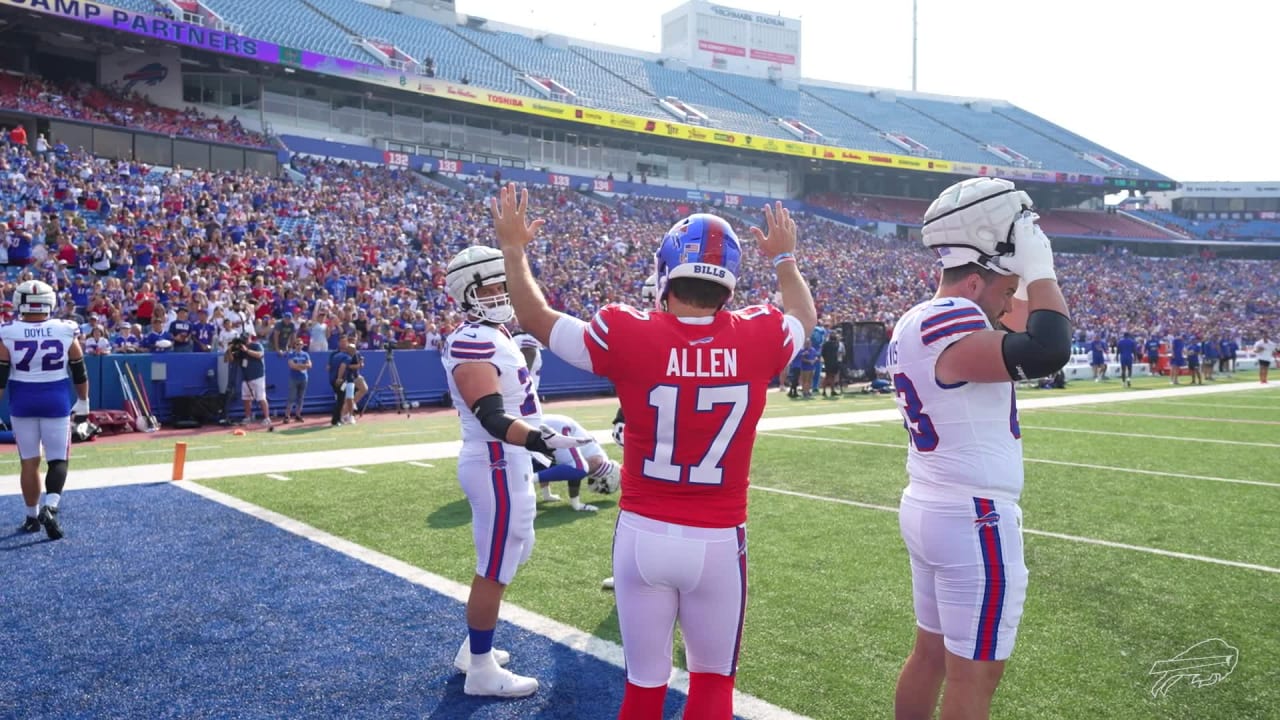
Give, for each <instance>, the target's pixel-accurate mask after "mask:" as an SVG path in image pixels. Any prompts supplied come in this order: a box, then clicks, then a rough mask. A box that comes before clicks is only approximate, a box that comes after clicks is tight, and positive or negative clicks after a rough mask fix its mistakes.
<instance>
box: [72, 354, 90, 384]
mask: <svg viewBox="0 0 1280 720" xmlns="http://www.w3.org/2000/svg"><path fill="white" fill-rule="evenodd" d="M69 366H70V368H71V382H72V384H74V385H82V384H84V383H87V382H89V371H88V370H85V368H84V358H80V359H79V360H72V361H71V362H70V363H69Z"/></svg>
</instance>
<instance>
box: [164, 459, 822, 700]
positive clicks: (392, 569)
mask: <svg viewBox="0 0 1280 720" xmlns="http://www.w3.org/2000/svg"><path fill="white" fill-rule="evenodd" d="M176 485H177V486H178V487H181V488H182V489H184V490H187V491H189V492H192V493H195V494H196V495H199V496H201V497H203V498H206V499H208V500H212V501H213V502H216V503H220V504H222V505H225V506H227V507H229V508H232V509H233V510H239V511H240V512H242V513H245V514H246V515H252V516H253V517H255V518H258V519H259V520H262V521H263V522H267V523H271V524H272V525H275V526H276V527H278V528H280V529H281V530H284V531H286V532H290V533H293V534H294V535H298V536H300V537H303V538H306V539H307V540H310V541H311V542H314V543H316V544H318V545H323V546H324V547H327V548H329V549H331V550H335V551H337V552H339V553H342V554H343V555H346V556H348V557H351V558H354V559H356V560H359V561H360V562H363V563H365V564H367V565H372V566H373V567H376V568H378V569H380V570H383V571H386V572H388V573H390V574H392V575H395V576H396V577H399V578H401V579H403V580H407V581H409V582H411V583H413V584H415V585H420V586H422V587H425V588H427V589H429V590H433V591H435V592H437V593H440V594H441V595H444V596H446V597H450V598H453V599H454V600H456V601H457V602H460V603H466V602H467V595H468V593H469V592H470V587H469V586H467V585H463V584H461V583H458V582H455V581H453V580H450V579H449V578H446V577H443V576H440V575H436V574H435V573H430V572H427V571H426V570H423V569H422V568H417V567H414V566H412V565H410V564H409V563H406V562H403V561H401V560H397V559H395V558H393V557H390V556H388V555H384V554H382V553H380V552H377V551H374V550H370V549H369V548H367V547H363V546H361V545H357V544H356V543H353V542H351V541H349V540H343V539H342V538H340V537H337V536H334V535H330V534H329V533H327V532H324V531H323V530H318V529H316V528H314V527H311V526H310V525H307V524H305V523H301V522H298V521H297V520H294V519H293V518H290V517H286V516H284V515H281V514H279V513H275V512H272V511H270V510H267V509H265V508H261V507H258V506H257V505H254V504H252V503H248V502H245V501H244V500H241V499H239V498H236V497H232V496H230V495H227V494H225V493H221V492H218V491H217V490H214V489H212V488H209V487H206V486H204V485H198V484H196V483H176ZM501 617H502V619H503V620H506V621H507V622H509V623H511V624H512V625H516V626H518V627H521V628H523V629H525V630H527V631H529V632H532V633H536V634H538V635H541V636H543V637H545V638H547V639H549V640H551V641H553V642H557V643H560V644H561V645H565V646H567V647H569V648H571V649H573V650H576V651H578V652H580V653H583V654H586V655H590V656H591V657H594V658H596V659H598V660H602V661H604V662H607V663H609V664H610V665H613V666H614V667H617V668H623V667H624V664H623V659H622V646H621V645H618V644H617V643H614V642H610V641H608V640H602V639H600V638H598V637H596V636H594V635H591V634H589V633H586V632H583V631H582V630H579V629H577V628H574V627H570V626H568V625H565V624H564V623H561V622H557V621H555V620H552V619H551V618H548V617H544V616H542V615H539V614H537V613H534V612H530V611H528V610H525V609H523V608H521V607H518V606H516V605H513V604H512V603H509V602H504V603H502V610H501ZM458 630H459V638H461V636H462V631H463V627H462V625H461V624H459V626H458ZM670 687H671V688H673V689H675V690H678V691H680V692H683V693H688V692H689V674H688V673H687V672H685V671H684V670H680V669H678V668H672V669H671V683H670ZM733 710H734V714H735V715H737V716H739V717H743V718H747V719H748V720H806V718H805V716H803V715H797V714H796V713H793V712H791V711H790V710H784V709H783V708H780V707H777V706H776V705H772V704H770V703H767V702H765V701H764V700H761V699H759V698H757V697H755V696H753V695H747V694H746V693H743V692H740V691H738V690H734V692H733Z"/></svg>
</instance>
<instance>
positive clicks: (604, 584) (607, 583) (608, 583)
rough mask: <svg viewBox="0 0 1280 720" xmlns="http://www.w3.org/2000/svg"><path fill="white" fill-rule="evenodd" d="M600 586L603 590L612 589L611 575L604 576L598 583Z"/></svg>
mask: <svg viewBox="0 0 1280 720" xmlns="http://www.w3.org/2000/svg"><path fill="white" fill-rule="evenodd" d="M600 587H602V588H604V589H605V590H612V589H613V576H609V577H607V578H605V579H604V581H603V582H601V583H600Z"/></svg>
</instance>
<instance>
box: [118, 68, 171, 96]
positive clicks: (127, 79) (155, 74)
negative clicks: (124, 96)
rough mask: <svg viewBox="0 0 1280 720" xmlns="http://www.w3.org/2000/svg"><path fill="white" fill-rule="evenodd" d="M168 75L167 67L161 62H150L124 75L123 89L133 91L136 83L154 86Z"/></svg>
mask: <svg viewBox="0 0 1280 720" xmlns="http://www.w3.org/2000/svg"><path fill="white" fill-rule="evenodd" d="M167 77H169V68H167V67H165V66H164V65H163V64H162V63H150V64H148V65H143V66H142V67H140V68H138V69H137V70H134V71H133V72H131V73H129V74H128V75H125V76H124V78H123V79H124V91H125V92H133V87H134V86H135V85H137V84H138V83H142V84H144V85H150V86H152V87H155V86H156V85H159V84H160V83H162V82H164V80H165V78H167Z"/></svg>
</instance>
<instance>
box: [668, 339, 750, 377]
mask: <svg viewBox="0 0 1280 720" xmlns="http://www.w3.org/2000/svg"><path fill="white" fill-rule="evenodd" d="M737 376H738V350H737V349H736V348H703V347H693V348H671V356H670V357H669V358H668V359H667V377H708V378H723V377H737Z"/></svg>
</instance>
